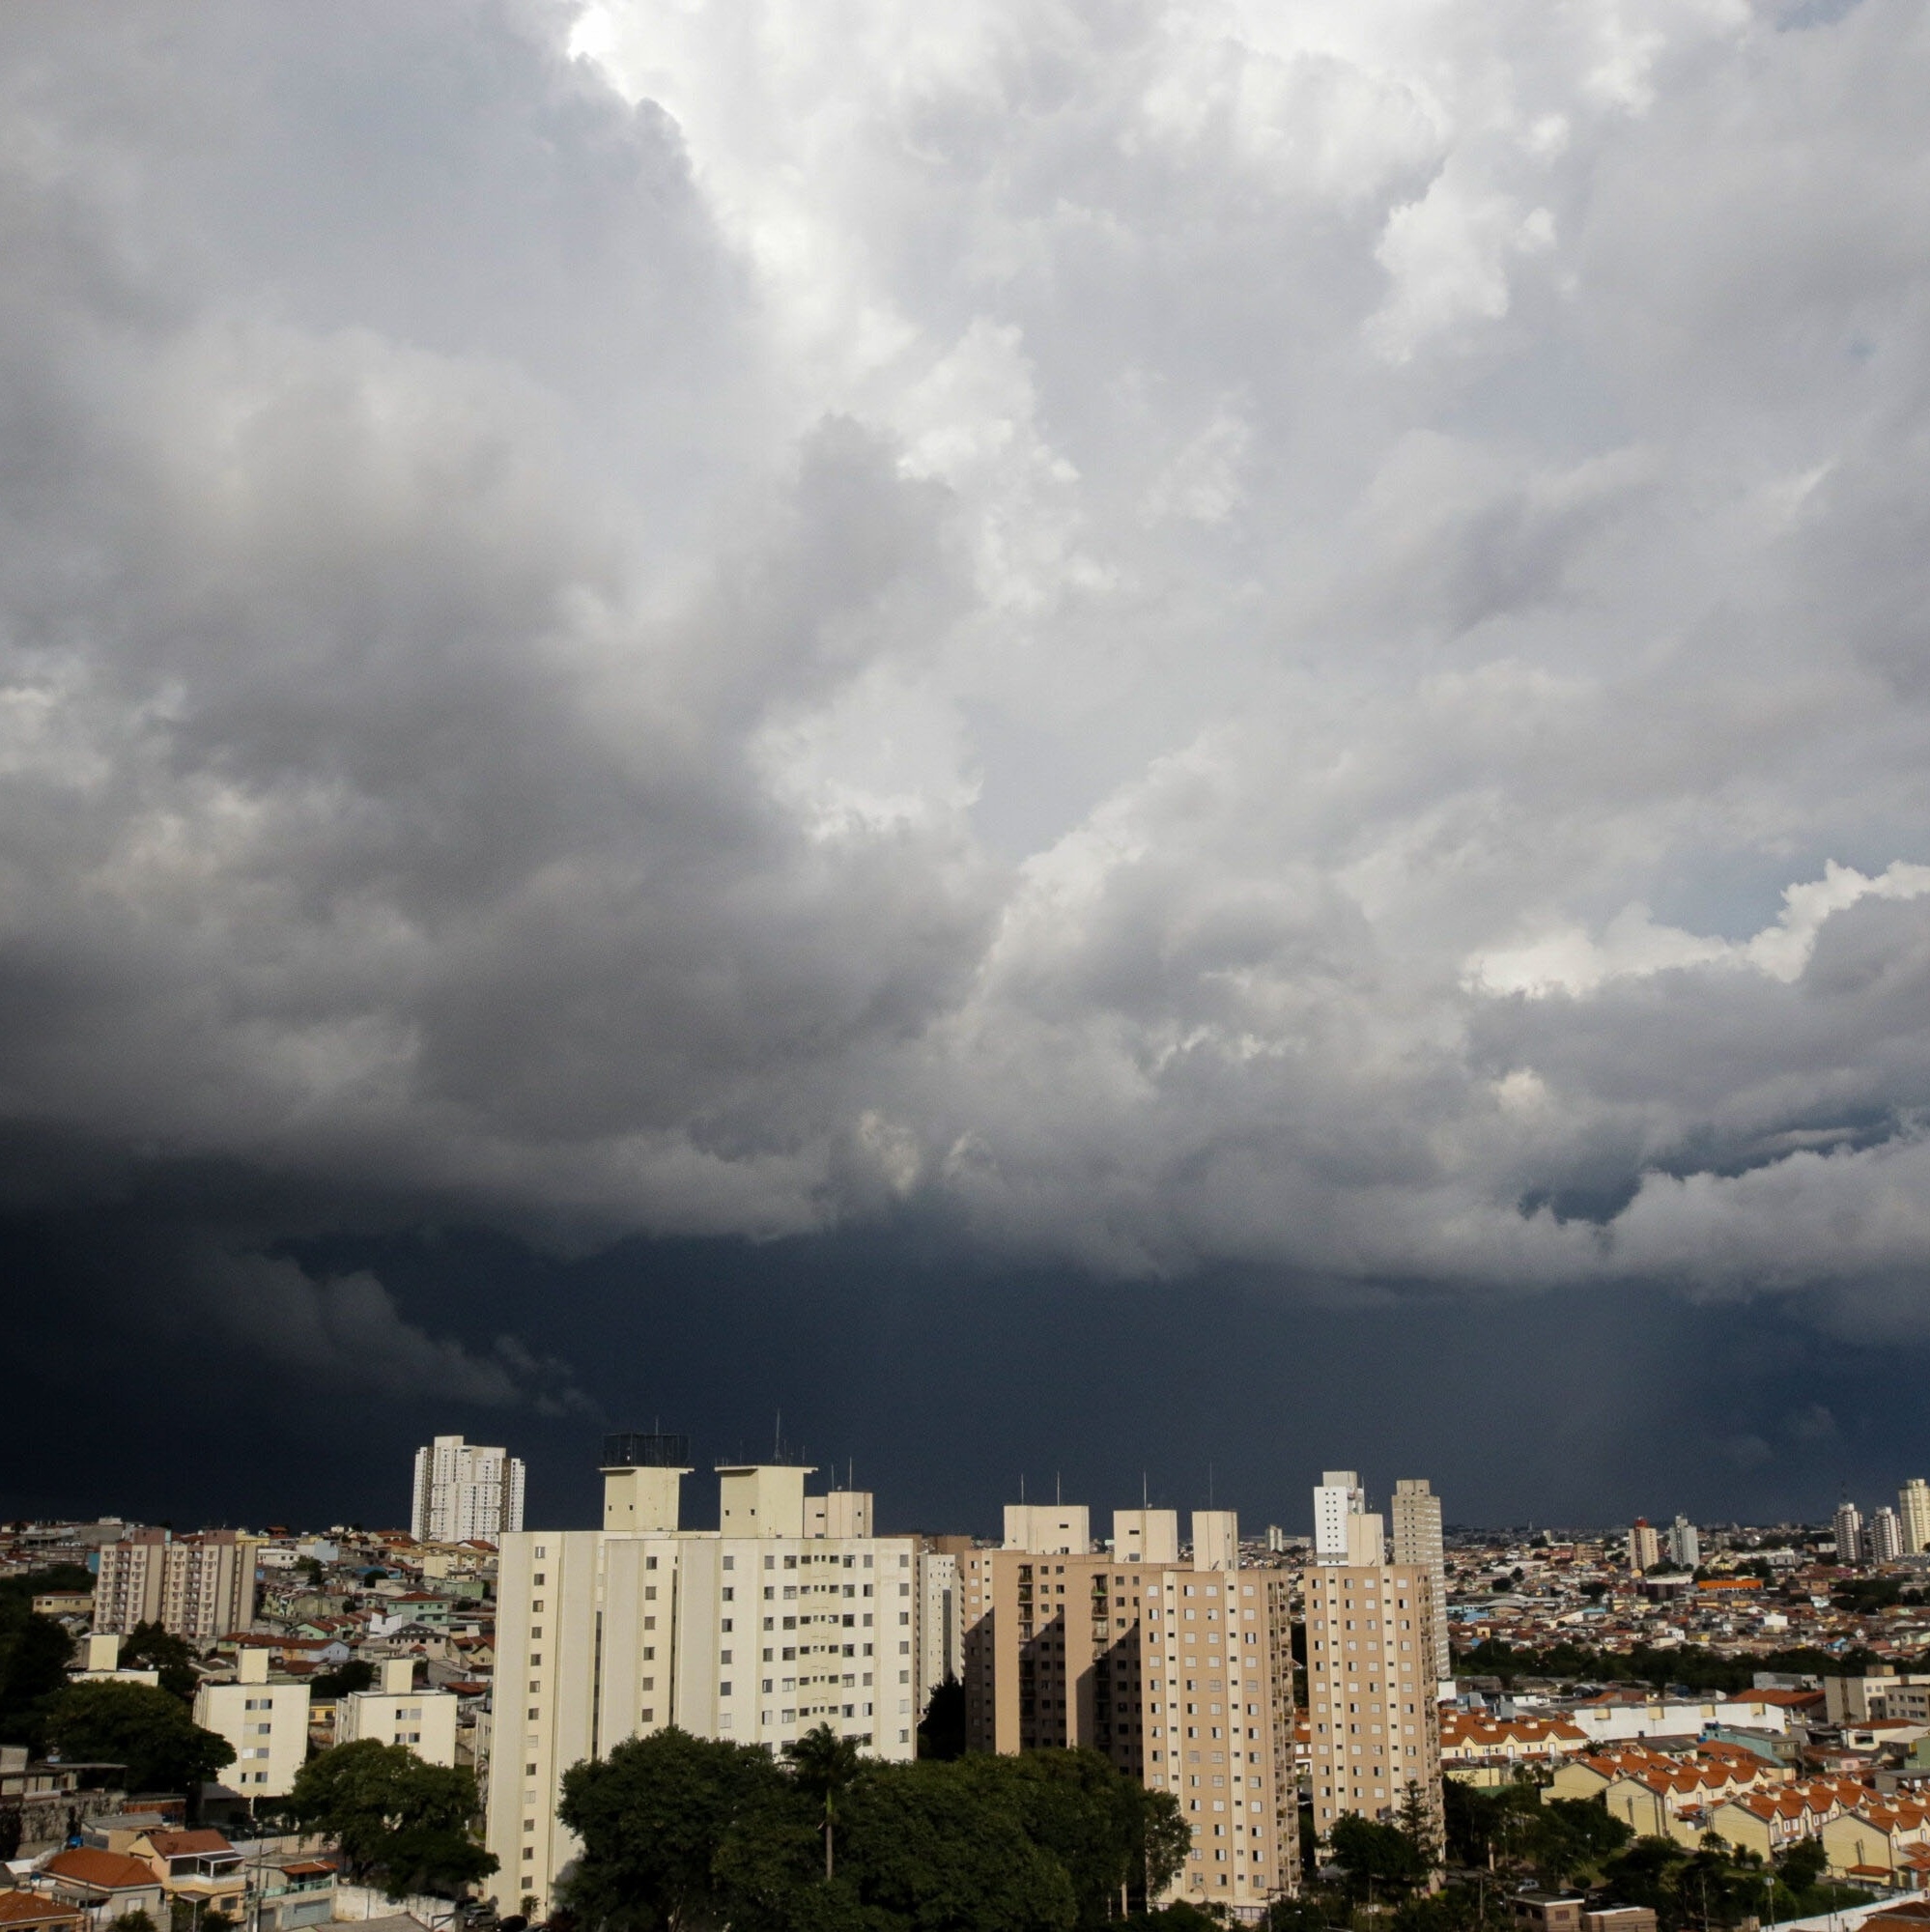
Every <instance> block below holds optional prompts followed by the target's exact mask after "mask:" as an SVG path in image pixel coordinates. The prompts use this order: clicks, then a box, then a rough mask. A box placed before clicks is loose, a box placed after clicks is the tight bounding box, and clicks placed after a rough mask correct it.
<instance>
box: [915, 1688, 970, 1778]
mask: <svg viewBox="0 0 1930 1932" xmlns="http://www.w3.org/2000/svg"><path fill="white" fill-rule="evenodd" d="M918 1754H919V1756H920V1757H925V1758H936V1759H938V1760H939V1761H940V1762H941V1763H945V1764H949V1763H951V1761H952V1760H953V1759H954V1758H961V1757H963V1756H964V1755H965V1687H964V1685H962V1684H961V1683H959V1681H958V1680H957V1678H955V1677H948V1678H947V1679H946V1680H945V1682H944V1683H943V1684H941V1685H939V1686H938V1687H937V1689H935V1690H933V1691H932V1693H931V1698H930V1701H929V1702H928V1703H927V1704H926V1705H925V1707H924V1716H923V1718H922V1719H921V1720H920V1722H919V1727H918Z"/></svg>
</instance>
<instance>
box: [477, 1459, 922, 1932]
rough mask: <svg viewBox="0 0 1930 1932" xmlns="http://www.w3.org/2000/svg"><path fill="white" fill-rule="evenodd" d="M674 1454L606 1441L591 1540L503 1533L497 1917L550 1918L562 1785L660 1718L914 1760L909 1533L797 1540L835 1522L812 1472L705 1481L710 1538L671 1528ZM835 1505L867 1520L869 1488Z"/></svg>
mask: <svg viewBox="0 0 1930 1932" xmlns="http://www.w3.org/2000/svg"><path fill="white" fill-rule="evenodd" d="M687 1456H688V1449H687V1445H686V1443H685V1441H684V1439H683V1438H682V1437H679V1436H651V1435H623V1436H613V1437H611V1438H610V1439H609V1440H608V1441H607V1442H606V1445H605V1462H604V1471H603V1474H604V1526H603V1527H602V1528H601V1529H593V1530H525V1531H521V1532H518V1533H515V1534H511V1535H507V1536H505V1537H504V1538H503V1539H502V1548H501V1555H500V1562H499V1567H498V1573H497V1593H498V1608H497V1668H496V1696H495V1703H496V1709H495V1717H494V1737H493V1750H492V1764H491V1772H490V1795H489V1808H488V1827H487V1841H488V1844H489V1849H490V1850H491V1851H492V1852H494V1853H495V1854H496V1856H497V1860H498V1861H499V1863H500V1869H499V1871H498V1874H497V1881H496V1884H497V1893H498V1896H499V1897H500V1898H502V1899H504V1900H507V1901H509V1902H511V1903H520V1901H521V1900H522V1899H523V1898H524V1897H525V1896H527V1895H529V1894H532V1893H533V1894H534V1896H535V1897H536V1899H537V1900H538V1902H539V1906H540V1908H541V1909H543V1910H545V1911H547V1910H548V1909H549V1905H550V1902H551V1899H552V1896H553V1886H554V1883H555V1880H556V1876H557V1874H558V1873H559V1872H560V1871H561V1870H562V1869H563V1868H564V1867H565V1866H566V1865H567V1864H568V1863H569V1862H570V1861H571V1860H572V1859H573V1858H574V1857H575V1856H576V1853H577V1844H576V1841H575V1838H574V1837H573V1835H572V1834H571V1833H569V1832H568V1831H567V1830H566V1829H565V1828H564V1827H563V1826H562V1825H561V1824H560V1823H559V1822H558V1821H557V1818H556V1801H557V1797H558V1794H559V1791H560V1788H561V1781H562V1776H563V1773H564V1772H565V1771H567V1770H568V1769H569V1767H570V1766H571V1765H573V1764H576V1763H578V1762H580V1761H582V1759H584V1758H589V1757H597V1756H602V1755H605V1754H607V1753H608V1752H609V1751H610V1749H611V1748H612V1747H614V1746H616V1745H618V1744H621V1743H623V1742H624V1741H625V1740H626V1739H629V1738H634V1737H639V1736H642V1735H644V1734H646V1733H648V1732H650V1731H653V1730H657V1729H661V1728H662V1727H664V1726H666V1725H669V1724H675V1725H678V1726H680V1727H681V1728H682V1729H684V1730H686V1731H690V1732H692V1733H694V1734H695V1735H696V1736H698V1737H707V1738H725V1739H729V1740H731V1741H732V1742H734V1743H737V1744H746V1745H758V1746H761V1747H764V1748H765V1749H767V1750H770V1751H773V1752H776V1751H778V1750H780V1749H781V1747H783V1745H785V1744H786V1743H788V1742H789V1741H791V1740H792V1739H794V1738H797V1737H799V1736H801V1735H802V1734H803V1733H805V1732H806V1731H809V1730H810V1729H812V1728H813V1727H815V1726H816V1725H818V1724H820V1723H824V1724H829V1725H830V1726H831V1727H832V1728H833V1729H834V1730H836V1731H837V1732H838V1733H839V1734H840V1735H841V1736H843V1737H845V1738H848V1739H850V1740H851V1741H852V1742H854V1743H855V1744H857V1745H858V1746H859V1747H860V1748H861V1749H863V1750H865V1751H866V1752H867V1753H869V1754H871V1755H873V1756H877V1757H883V1758H893V1759H909V1758H911V1757H912V1756H914V1755H915V1750H916V1743H915V1740H916V1735H917V1726H918V1721H919V1717H920V1715H921V1713H922V1708H923V1696H924V1685H923V1683H922V1670H921V1657H922V1647H921V1644H920V1640H919V1638H920V1633H919V1609H920V1597H919V1593H918V1585H919V1572H918V1564H917V1555H918V1551H917V1546H916V1542H915V1539H913V1538H911V1537H908V1536H906V1537H880V1536H874V1535H870V1534H862V1535H850V1536H840V1535H831V1534H828V1533H823V1534H812V1533H811V1524H812V1523H813V1522H815V1521H826V1522H829V1521H831V1520H837V1518H836V1517H835V1515H834V1511H833V1509H832V1508H831V1507H829V1506H827V1507H826V1508H825V1509H824V1511H823V1514H822V1515H820V1514H819V1512H818V1510H817V1508H816V1507H814V1506H815V1505H820V1504H827V1498H824V1497H808V1496H807V1495H806V1494H805V1481H806V1479H807V1477H809V1475H810V1474H811V1473H812V1471H811V1470H809V1468H806V1467H802V1466H799V1465H795V1464H775V1463H747V1464H726V1465H724V1466H722V1467H720V1468H719V1469H718V1470H717V1476H718V1480H719V1486H720V1511H719V1517H720V1524H721V1526H720V1528H718V1529H716V1530H687V1529H684V1528H682V1527H681V1526H680V1523H679V1512H680V1495H681V1486H682V1481H683V1478H684V1477H685V1476H687V1475H688V1474H690V1473H691V1470H690V1467H689V1464H688V1461H687ZM836 1493H838V1492H834V1494H836ZM841 1493H842V1494H843V1495H844V1496H845V1497H846V1498H847V1500H846V1501H845V1502H842V1503H838V1504H837V1506H836V1507H837V1511H839V1512H844V1513H845V1514H844V1515H843V1517H842V1520H847V1521H864V1522H866V1523H867V1524H868V1523H869V1521H870V1520H871V1517H870V1512H871V1502H870V1498H869V1496H868V1494H866V1493H865V1492H841Z"/></svg>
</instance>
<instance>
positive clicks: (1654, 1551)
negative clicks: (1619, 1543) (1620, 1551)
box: [1629, 1516, 1661, 1571]
mask: <svg viewBox="0 0 1930 1932" xmlns="http://www.w3.org/2000/svg"><path fill="white" fill-rule="evenodd" d="M1660 1561H1661V1538H1660V1536H1658V1535H1657V1534H1656V1530H1655V1525H1654V1524H1653V1523H1651V1522H1650V1521H1649V1520H1648V1518H1647V1517H1645V1516H1638V1517H1637V1518H1636V1519H1635V1521H1634V1526H1633V1527H1632V1529H1631V1530H1630V1531H1629V1568H1630V1569H1631V1570H1636V1571H1642V1570H1653V1569H1654V1568H1655V1567H1656V1565H1657V1564H1658V1563H1660Z"/></svg>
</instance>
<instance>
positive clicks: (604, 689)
mask: <svg viewBox="0 0 1930 1932" xmlns="http://www.w3.org/2000/svg"><path fill="white" fill-rule="evenodd" d="M1926 93H1930V22H1927V21H1926V18H1925V16H1924V14H1923V12H1922V10H1921V9H1920V8H1918V7H1916V6H1913V5H1910V4H1906V0H1851V4H1842V0H1807V3H1806V4H1796V0H1569V4H1567V5H1564V6H1562V7H1559V8H1550V7H1548V6H1547V5H1545V4H1541V0H1454V4H1444V0H1272V4H1265V5H1261V4H1252V5H1244V4H1234V3H1233V0H1229V3H1228V4H1208V0H1199V4H1180V5H1177V6H1176V5H1170V4H1161V5H1158V6H1154V5H1151V4H1140V0H1118V4H1108V5H1105V6H1099V5H1078V4H1057V3H1056V0H1023V4H1020V3H1019V0H1010V4H997V0H960V4H959V5H957V6H955V7H951V8H946V9H942V10H934V9H932V8H930V7H928V6H922V5H915V4H912V0H811V4H809V5H806V4H803V0H751V4H747V5H735V4H733V5H730V6H724V5H723V4H721V3H720V4H710V0H681V4H678V5H674V6H665V5H661V4H654V0H652V4H644V0H592V4H583V5H571V4H561V0H495V4H488V3H487V0H418V4H412V5H411V6H409V7H407V8H397V7H393V6H390V5H386V4H381V0H361V3H360V4H356V0H345V4H342V5H338V6H334V7H330V8H328V9H315V8H311V7H302V6H297V5H291V4H270V5H267V6H264V5H260V4H249V5H246V6H241V5H224V4H216V3H215V0H211V4H208V5H205V6H200V7H196V8H193V9H188V10H183V9H179V8H176V7H173V6H170V5H164V4H158V0H156V4H140V0H130V4H128V5H126V6H124V7H120V8H117V9H115V10H114V11H113V12H112V14H110V15H107V16H96V15H92V14H90V15H88V16H86V17H85V18H84V19H83V18H82V17H80V16H78V15H76V14H74V12H73V10H71V9H70V8H65V7H62V6H60V5H58V4H54V0H17V4H15V5H14V6H11V7H9V8H7V9H5V10H0V251H4V260H5V261H6V263H7V271H6V273H5V275H4V276H0V1270H3V1272H0V1283H4V1295H5V1300H6V1305H7V1314H8V1325H9V1328H10V1330H11V1341H12V1344H13V1346H12V1348H11V1350H10V1351H9V1352H10V1357H11V1359H10V1361H9V1374H8V1385H9V1389H10V1395H11V1397H12V1399H13V1400H14V1403H15V1405H16V1415H15V1426H14V1428H13V1429H10V1430H9V1431H8V1432H6V1434H7V1435H9V1436H10V1437H11V1438H12V1440H11V1441H10V1442H9V1443H8V1444H7V1445H6V1446H5V1447H0V1510H9V1511H16V1512H17V1511H21V1510H29V1509H33V1510H68V1509H76V1510H77V1509H95V1508H101V1509H110V1508H118V1509H125V1510H127V1511H129V1512H131V1513H134V1514H140V1515H146V1516H149V1517H152V1518H154V1519H155V1520H160V1519H168V1520H175V1519H179V1520H182V1521H184V1522H185V1521H188V1520H251V1521H261V1520H290V1519H293V1520H309V1521H325V1520H369V1521H378V1520H397V1519H399V1517H400V1516H401V1514H402V1512H403V1508H404V1506H405V1504H406V1467H407V1457H408V1452H409V1450H410V1449H411V1448H412V1445H413V1444H414V1443H415V1442H417V1441H420V1440H422V1439H426V1436H427V1435H428V1434H430V1433H434V1432H446V1431H448V1430H452V1429H463V1430H465V1431H467V1433H468V1434H469V1435H470V1436H471V1438H472V1439H474V1438H476V1437H481V1438H483V1439H487V1440H506V1441H508V1442H509V1443H510V1444H511V1445H512V1446H518V1447H523V1448H525V1450H526V1453H527V1454H528V1456H529V1459H530V1461H531V1463H532V1474H531V1495H532V1507H535V1506H540V1509H541V1510H542V1511H544V1512H549V1513H551V1515H552V1519H553V1520H563V1519H564V1518H566V1517H567V1518H569V1519H570V1520H588V1519H589V1516H590V1513H591V1512H592V1510H593V1508H594V1473H593V1471H594V1463H595V1458H596V1442H597V1439H598V1436H599V1434H600V1432H601V1431H602V1430H603V1429H604V1428H606V1427H622V1426H633V1425H636V1424H638V1423H639V1422H641V1421H643V1420H645V1419H646V1417H654V1416H660V1415H661V1417H662V1418H663V1420H664V1422H665V1426H666V1427H674V1428H677V1429H680V1430H684V1431H687V1432H688V1433H689V1434H691V1435H692V1436H693V1437H694V1438H695V1444H696V1447H697V1452H698V1454H699V1455H700V1456H701V1457H703V1458H706V1459H715V1458H718V1457H724V1456H730V1455H736V1454H738V1453H741V1452H743V1451H746V1450H748V1449H750V1448H752V1447H757V1446H759V1445H762V1444H763V1443H764V1442H765V1441H766V1439H767V1436H768V1439H769V1440H770V1441H772V1442H774V1443H775V1442H776V1441H778V1440H779V1439H780V1438H782V1439H783V1440H785V1441H786V1442H787V1443H788V1445H789V1446H790V1448H791V1449H793V1450H794V1451H796V1452H797V1453H804V1454H807V1455H813V1456H816V1457H818V1458H820V1459H823V1460H824V1461H825V1463H827V1465H828V1464H829V1463H830V1462H831V1460H833V1459H837V1460H841V1461H843V1462H844V1463H845V1464H846V1468H847V1471H848V1470H852V1469H855V1470H856V1471H857V1472H858V1475H859V1478H860V1479H861V1480H864V1481H867V1482H868V1483H869V1485H870V1486H872V1487H874V1488H875V1489H876V1490H877V1491H878V1492H879V1493H880V1499H881V1500H880V1511H881V1516H882V1518H883V1519H884V1520H887V1521H890V1522H894V1523H907V1524H908V1523H917V1524H918V1525H919V1526H922V1527H931V1528H944V1527H955V1526H964V1527H976V1528H989V1527H991V1526H992V1524H993V1523H994V1522H995V1521H996V1516H997V1508H998V1505H999V1503H1000V1502H1002V1501H1005V1500H1009V1499H1010V1498H1011V1497H1012V1496H1013V1495H1014V1494H1015V1492H1016V1485H1017V1483H1018V1481H1019V1480H1020V1479H1021V1477H1023V1478H1024V1479H1025V1480H1026V1481H1027V1482H1028V1483H1029V1484H1041V1485H1042V1484H1046V1483H1050V1482H1053V1481H1055V1480H1057V1481H1059V1482H1061V1483H1064V1484H1065V1485H1066V1486H1067V1490H1066V1492H1067V1493H1068V1494H1070V1493H1072V1489H1073V1488H1074V1487H1076V1488H1077V1489H1078V1490H1079V1491H1080V1492H1081V1493H1083V1494H1085V1495H1086V1496H1087V1498H1088V1499H1089V1500H1091V1501H1092V1502H1093V1504H1094V1506H1095V1507H1097V1508H1099V1509H1101V1510H1103V1509H1104V1508H1107V1507H1110V1506H1111V1505H1112V1504H1113V1503H1130V1502H1132V1501H1134V1500H1136V1498H1137V1495H1138V1494H1139V1493H1140V1492H1141V1490H1142V1488H1144V1490H1145V1492H1147V1493H1152V1492H1154V1491H1155V1490H1157V1491H1159V1492H1160V1493H1161V1494H1163V1495H1164V1496H1165V1497H1166V1498H1167V1499H1168V1500H1170V1501H1172V1502H1174V1503H1176V1504H1177V1505H1178V1506H1180V1507H1189V1506H1193V1505H1197V1504H1201V1503H1204V1502H1205V1501H1206V1492H1208V1490H1210V1491H1211V1492H1212V1493H1213V1494H1214V1496H1215V1497H1216V1498H1217V1499H1218V1500H1219V1501H1221V1502H1222V1503H1228V1502H1231V1503H1233V1504H1234V1505H1235V1506H1236V1507H1238V1508H1240V1509H1241V1511H1242V1514H1243V1516H1245V1517H1247V1518H1248V1519H1250V1520H1255V1521H1258V1520H1279V1521H1282V1522H1283V1523H1284V1524H1285V1525H1286V1526H1288V1527H1290V1528H1291V1527H1296V1526H1297V1527H1303V1526H1304V1522H1305V1520H1306V1519H1307V1517H1308V1516H1309V1514H1310V1506H1309V1504H1308V1501H1307V1495H1306V1492H1307V1490H1308V1488H1309V1486H1310V1485H1311V1484H1312V1483H1313V1482H1314V1481H1315V1480H1317V1478H1318V1475H1319V1472H1320V1469H1321V1468H1322V1467H1324V1466H1329V1465H1332V1464H1334V1463H1339V1462H1348V1463H1355V1464H1357V1465H1358V1466H1359V1467H1361V1468H1362V1470H1363V1471H1364V1472H1365V1473H1366V1474H1367V1477H1368V1483H1369V1488H1370V1490H1376V1489H1378V1490H1379V1491H1381V1492H1384V1491H1385V1490H1386V1489H1388V1488H1390V1487H1391V1484H1392V1482H1393V1480H1394V1479H1395V1477H1397V1476H1402V1475H1414V1474H1427V1475H1430V1476H1432V1477H1433V1478H1434V1480H1435V1481H1436V1486H1437V1487H1438V1488H1440V1489H1441V1490H1442V1492H1443V1494H1444V1496H1445V1498H1446V1505H1447V1514H1448V1516H1449V1518H1450V1520H1462V1521H1470V1522H1472V1521H1494V1522H1503V1521H1508V1522H1520V1521H1526V1520H1547V1521H1555V1522H1588V1521H1611V1520H1618V1519H1619V1520H1626V1519H1627V1518H1628V1517H1629V1516H1632V1514H1634V1513H1635V1512H1636V1511H1637V1510H1642V1511H1645V1512H1646V1513H1648V1514H1650V1515H1651V1516H1653V1515H1656V1514H1658V1513H1660V1514H1663V1515H1667V1514H1670V1513H1672V1512H1673V1511H1674V1510H1675V1509H1678V1508H1683V1509H1688V1510H1689V1511H1690V1512H1691V1513H1692V1514H1699V1515H1701V1516H1703V1517H1705V1518H1708V1517H1721V1518H1727V1517H1737V1516H1750V1515H1756V1516H1773V1515H1779V1514H1796V1515H1801V1514H1808V1515H1811V1516H1820V1515H1822V1514H1824V1513H1826V1512H1827V1511H1828V1510H1829V1509H1830V1508H1831V1506H1832V1505H1833V1503H1834V1501H1835V1499H1836V1497H1837V1496H1838V1495H1839V1494H1840V1493H1841V1492H1843V1490H1844V1489H1845V1488H1849V1489H1851V1490H1853V1491H1855V1492H1858V1493H1859V1494H1860V1495H1861V1497H1862V1500H1863V1501H1864V1503H1865V1506H1869V1505H1870V1504H1872V1503H1873V1502H1875V1501H1876V1500H1878V1499H1880V1498H1881V1496H1882V1495H1883V1493H1884V1492H1887V1490H1888V1489H1890V1488H1893V1487H1894V1486H1895V1484H1896V1483H1898V1482H1899V1481H1900V1480H1902V1479H1903V1478H1904V1477H1905V1476H1908V1475H1911V1474H1916V1473H1920V1472H1922V1471H1923V1470H1924V1469H1925V1468H1930V1414H1927V1413H1925V1412H1924V1405H1923V1404H1922V1403H1921V1402H1920V1400H1918V1399H1916V1391H1917V1390H1919V1389H1920V1388H1921V1387H1922V1385H1923V1381H1922V1378H1923V1374H1924V1372H1925V1371H1926V1370H1930V1293H1926V1279H1930V1277H1926V1268H1930V1134H1926V1122H1930V810H1926V808H1930V796H1927V795H1926V794H1930V757H1926V752H1930V635H1926V632H1930V596H1927V595H1926V593H1927V592H1930V495H1926V490H1925V485H1924V478H1925V476H1926V474H1930V409H1926V402H1930V396H1927V395H1926V391H1930V144H1927V143H1926V140H1925V137H1924V133H1923V126H1922V124H1923V117H1922V113H1921V102H1922V100H1923V99H1924V98H1925V97H1926ZM780 1411H781V1415H782V1418H783V1419H782V1421H781V1422H780V1421H779V1419H778V1418H779V1413H780ZM693 1488H694V1496H693V1502H694V1504H695V1508H696V1510H697V1511H698V1512H700V1511H701V1509H702V1508H703V1507H705V1506H706V1505H707V1504H708V1503H709V1502H710V1500H711V1499H710V1497H709V1495H708V1486H707V1485H702V1484H699V1485H694V1486H693ZM1039 1493H1044V1491H1043V1490H1042V1489H1041V1490H1040V1491H1039Z"/></svg>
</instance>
